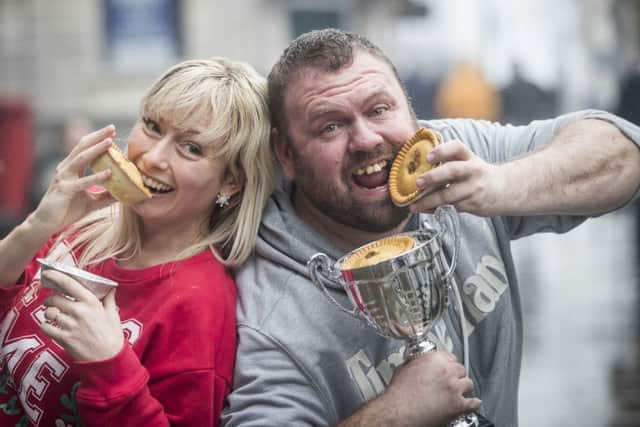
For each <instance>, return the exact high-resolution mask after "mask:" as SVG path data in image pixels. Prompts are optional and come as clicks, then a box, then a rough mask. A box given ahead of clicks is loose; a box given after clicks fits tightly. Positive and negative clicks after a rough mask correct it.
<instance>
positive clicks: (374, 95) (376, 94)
mask: <svg viewBox="0 0 640 427" xmlns="http://www.w3.org/2000/svg"><path fill="white" fill-rule="evenodd" d="M377 98H384V99H385V100H386V101H389V100H391V101H394V102H395V99H393V97H392V96H391V94H390V93H389V91H388V90H386V89H380V90H377V91H375V92H374V93H372V94H371V95H369V96H367V97H366V98H365V100H364V104H365V105H366V104H369V103H371V102H372V101H374V100H376V99H377Z"/></svg>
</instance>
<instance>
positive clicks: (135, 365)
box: [74, 342, 149, 404]
mask: <svg viewBox="0 0 640 427" xmlns="http://www.w3.org/2000/svg"><path fill="white" fill-rule="evenodd" d="M74 369H75V370H76V373H77V374H78V376H79V377H80V378H81V385H80V387H79V388H78V392H77V394H76V397H77V399H78V400H84V401H93V402H94V403H95V404H101V403H105V404H106V403H108V402H113V401H114V400H119V399H122V398H125V397H127V396H130V395H131V394H133V393H135V392H136V391H137V390H139V389H140V388H141V387H144V386H145V385H146V383H147V381H148V380H149V374H148V372H147V370H146V369H145V368H144V366H142V364H141V363H140V360H139V359H138V356H137V355H136V354H135V353H134V351H133V349H132V348H131V346H130V345H129V344H128V343H127V342H125V343H124V345H123V346H122V349H121V350H120V352H119V353H118V354H116V355H115V356H113V357H112V358H110V359H104V360H98V361H82V362H75V363H74Z"/></svg>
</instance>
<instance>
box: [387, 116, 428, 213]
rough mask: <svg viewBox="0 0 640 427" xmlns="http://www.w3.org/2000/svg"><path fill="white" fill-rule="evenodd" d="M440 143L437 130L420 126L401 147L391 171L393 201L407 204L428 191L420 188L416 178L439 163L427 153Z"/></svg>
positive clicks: (400, 204)
mask: <svg viewBox="0 0 640 427" xmlns="http://www.w3.org/2000/svg"><path fill="white" fill-rule="evenodd" d="M438 144H440V141H439V139H438V136H437V135H436V133H435V132H433V131H431V130H429V129H425V128H420V129H418V131H417V132H416V133H415V134H413V135H412V136H411V137H410V138H409V139H407V140H406V141H405V143H404V144H403V145H402V148H400V151H399V152H398V154H397V155H396V157H395V159H394V160H393V163H392V165H391V171H390V172H389V192H390V194H391V199H392V200H393V203H395V204H396V205H398V206H406V205H408V204H410V203H413V202H414V201H416V200H417V199H418V198H420V197H421V196H423V195H424V194H425V193H426V192H428V191H429V190H430V189H429V188H426V189H425V188H418V185H417V184H416V179H417V178H418V177H419V176H420V175H422V174H423V173H425V172H427V171H429V170H431V169H432V168H434V167H436V166H437V165H434V164H431V163H429V161H427V154H428V153H429V151H431V150H433V149H434V148H436V147H437V146H438Z"/></svg>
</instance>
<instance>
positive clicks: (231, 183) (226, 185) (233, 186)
mask: <svg viewBox="0 0 640 427" xmlns="http://www.w3.org/2000/svg"><path fill="white" fill-rule="evenodd" d="M243 186H244V179H242V178H236V177H234V176H233V175H232V174H230V173H228V172H227V174H226V176H225V178H224V181H223V182H222V186H220V193H221V194H224V195H225V196H227V197H229V198H231V197H233V196H235V195H236V194H238V193H239V192H240V190H242V187H243Z"/></svg>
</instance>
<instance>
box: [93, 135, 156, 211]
mask: <svg viewBox="0 0 640 427" xmlns="http://www.w3.org/2000/svg"><path fill="white" fill-rule="evenodd" d="M91 169H92V170H93V171H94V172H100V171H102V170H105V169H111V177H110V178H109V179H108V180H107V181H106V182H105V183H104V186H105V188H106V189H107V190H108V191H109V193H111V195H113V197H115V198H116V199H118V200H119V201H120V202H122V203H124V204H125V205H128V206H131V205H135V204H136V203H140V202H141V201H143V200H145V199H149V198H151V192H150V191H149V190H148V189H147V187H145V186H144V184H143V183H142V176H141V175H140V171H139V170H138V168H137V167H136V165H134V164H133V163H132V162H130V161H129V160H128V159H127V158H126V156H125V155H124V153H123V152H122V151H121V150H120V148H119V147H118V146H117V145H116V144H112V145H111V147H109V150H108V151H107V152H106V153H104V154H102V155H101V156H100V157H98V158H97V159H95V160H94V161H93V162H92V163H91Z"/></svg>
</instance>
